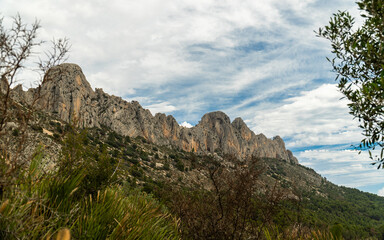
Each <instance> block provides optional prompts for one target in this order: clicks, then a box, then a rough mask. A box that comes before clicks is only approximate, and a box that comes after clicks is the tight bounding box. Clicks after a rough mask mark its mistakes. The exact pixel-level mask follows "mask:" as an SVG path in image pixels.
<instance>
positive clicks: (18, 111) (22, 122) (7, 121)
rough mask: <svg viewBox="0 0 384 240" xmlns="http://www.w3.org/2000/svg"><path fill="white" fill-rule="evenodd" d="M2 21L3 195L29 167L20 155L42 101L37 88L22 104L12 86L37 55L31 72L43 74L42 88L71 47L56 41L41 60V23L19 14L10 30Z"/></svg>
mask: <svg viewBox="0 0 384 240" xmlns="http://www.w3.org/2000/svg"><path fill="white" fill-rule="evenodd" d="M3 19H4V18H3V17H1V16H0V195H1V193H2V191H3V189H4V187H5V186H6V185H11V184H12V182H13V178H14V177H15V176H17V174H18V173H17V172H18V171H19V170H21V169H23V167H24V166H25V165H26V164H27V160H26V159H25V158H23V157H21V155H22V152H23V148H25V140H26V137H27V133H26V130H27V126H28V123H29V122H30V120H31V119H32V118H33V114H34V113H35V103H36V101H37V100H38V99H39V98H40V91H39V89H40V87H37V91H36V92H35V94H34V96H33V99H30V101H29V102H28V106H23V105H21V104H19V103H18V102H17V100H15V99H14V98H13V95H14V94H13V93H14V92H13V91H12V87H14V86H15V84H16V83H19V82H18V80H17V75H18V73H19V72H20V71H21V70H23V69H28V68H29V66H31V64H30V62H31V60H32V58H33V57H35V56H36V57H38V61H37V63H36V67H35V68H34V67H32V68H30V70H34V71H37V72H39V73H40V76H41V79H40V81H39V82H38V84H39V86H40V83H41V82H42V81H43V77H44V76H45V74H46V72H47V71H48V69H49V68H51V67H53V66H55V65H58V64H60V63H61V62H63V61H65V60H66V59H67V53H68V52H69V48H70V46H69V41H68V39H66V38H64V39H58V40H55V39H54V40H53V41H52V48H51V50H50V51H48V52H45V53H43V55H44V57H42V58H40V57H39V56H40V54H38V53H37V52H35V49H36V48H37V47H39V46H42V45H43V44H44V43H45V42H44V41H43V40H39V39H38V37H37V36H38V30H39V29H40V23H39V22H38V21H35V22H34V23H32V24H26V23H24V22H23V21H22V18H21V17H20V15H16V16H15V17H13V22H12V24H11V25H10V26H9V27H7V25H6V24H4V22H3ZM10 126H12V128H13V133H14V134H13V136H14V137H16V140H14V141H13V140H12V139H11V138H9V137H8V135H9V132H10ZM10 139H11V140H10Z"/></svg>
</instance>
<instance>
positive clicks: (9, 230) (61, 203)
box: [0, 138, 178, 239]
mask: <svg viewBox="0 0 384 240" xmlns="http://www.w3.org/2000/svg"><path fill="white" fill-rule="evenodd" d="M69 139H70V138H69ZM71 146H73V145H69V147H71ZM65 150H69V149H65V148H64V151H63V152H64V153H65ZM72 150H75V149H72ZM63 156H64V157H66V160H68V155H67V156H66V155H65V154H64V155H63ZM42 158H43V152H42V151H38V152H37V154H36V155H35V156H34V157H33V159H32V162H31V164H30V166H29V168H28V169H27V170H25V171H20V173H19V175H18V177H17V182H16V184H15V185H12V186H9V187H8V188H7V189H5V191H4V192H3V194H2V196H1V198H0V239H43V238H44V239H50V238H51V237H54V236H55V235H57V233H58V231H60V229H63V228H66V229H69V231H70V234H71V235H72V237H73V238H74V239H178V221H177V219H176V218H175V217H173V216H171V215H170V214H169V213H167V211H166V209H165V208H164V207H163V206H162V205H161V204H159V202H158V201H156V200H155V199H153V198H152V197H150V196H149V195H147V194H145V193H141V192H139V191H135V190H127V189H125V188H123V187H122V186H120V185H116V184H109V186H107V185H106V184H103V183H106V182H107V181H108V178H106V179H103V178H101V181H102V182H98V181H96V180H98V179H99V178H96V180H93V181H89V179H94V177H95V176H90V175H89V174H90V173H92V171H90V169H87V168H85V167H84V165H83V164H81V163H77V164H75V163H74V162H72V165H67V168H70V169H71V171H70V172H71V173H70V174H63V172H60V171H64V170H63V169H62V167H59V168H58V171H54V172H51V173H46V172H44V171H43V170H42V169H43V168H42V167H41V166H40V163H41V161H42ZM62 163H63V162H61V164H62ZM87 164H88V165H90V164H92V162H88V163H87ZM59 166H60V164H59ZM95 166H97V164H95ZM99 167H100V166H99ZM109 177H112V176H111V175H110V176H109ZM85 181H87V182H88V183H89V182H91V183H93V186H98V189H96V188H92V189H91V190H92V191H91V194H85V193H87V192H89V188H87V187H86V185H85V184H84V183H85ZM103 181H104V182H103ZM95 182H97V184H96V183H95Z"/></svg>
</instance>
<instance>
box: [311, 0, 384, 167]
mask: <svg viewBox="0 0 384 240" xmlns="http://www.w3.org/2000/svg"><path fill="white" fill-rule="evenodd" d="M357 5H358V7H359V9H360V10H361V17H362V19H363V20H364V21H363V24H362V25H361V26H359V27H356V26H355V19H354V18H353V17H352V16H351V15H350V14H349V13H348V12H346V11H339V12H337V13H336V14H334V15H333V17H331V20H330V22H329V25H327V26H325V27H323V28H320V29H319V31H318V32H317V34H318V36H319V37H322V38H325V39H327V40H329V41H330V42H331V45H332V53H333V54H334V58H332V59H329V58H327V59H328V61H330V63H331V64H332V67H333V70H334V72H336V74H337V75H336V81H338V88H339V90H340V91H341V92H342V93H343V94H344V96H345V98H347V99H348V100H349V101H350V103H349V104H348V106H349V109H350V112H349V113H350V114H352V115H353V116H354V117H355V118H357V119H358V120H359V122H360V125H359V126H360V128H362V130H363V136H364V138H363V139H362V140H361V143H360V145H359V147H358V148H359V149H360V152H361V150H368V151H369V155H370V158H371V159H372V160H374V162H373V163H372V164H373V165H374V164H378V169H379V168H380V167H381V168H384V154H383V152H384V136H383V135H384V134H383V133H384V0H360V1H358V2H357ZM375 148H379V149H380V148H381V151H380V152H381V153H380V154H377V155H375V154H372V150H374V149H375Z"/></svg>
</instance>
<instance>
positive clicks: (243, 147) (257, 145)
mask: <svg viewBox="0 0 384 240" xmlns="http://www.w3.org/2000/svg"><path fill="white" fill-rule="evenodd" d="M36 92H37V90H36V89H30V90H28V92H25V93H18V95H19V96H20V95H23V98H24V99H31V97H30V95H31V94H36ZM38 104H39V105H40V106H41V107H42V108H43V109H45V110H46V111H48V112H51V113H53V114H57V115H58V116H59V117H60V118H61V119H62V120H64V121H71V120H73V119H77V121H78V124H79V125H80V126H82V127H100V126H101V125H105V126H108V127H110V128H111V129H113V130H115V131H116V132H118V133H120V134H122V135H128V136H131V137H136V136H142V137H144V138H146V139H147V140H148V141H151V142H153V143H156V144H159V145H164V144H171V145H174V146H176V147H179V148H181V149H183V150H185V151H196V152H205V153H207V152H211V153H213V152H215V151H220V152H222V153H227V154H235V155H237V156H240V157H247V156H251V155H255V156H259V157H271V158H279V159H283V160H286V161H288V162H291V163H294V164H297V163H298V162H297V159H296V158H295V157H294V156H293V155H292V153H291V152H290V151H289V150H286V149H285V145H284V142H283V140H282V139H281V138H280V137H278V136H277V137H275V138H273V139H268V138H266V137H265V136H264V135H263V134H258V135H256V134H255V133H254V132H252V131H251V130H250V129H249V128H248V127H247V125H246V124H245V123H244V122H243V120H242V119H241V118H236V119H235V120H234V121H233V122H231V121H230V119H229V117H228V116H227V115H226V114H224V113H223V112H212V113H207V114H205V115H204V116H203V117H202V119H201V121H200V122H199V124H197V125H196V126H195V127H192V128H185V127H181V126H179V124H178V123H177V121H176V120H175V119H174V118H173V117H172V116H166V115H165V114H161V113H157V114H156V115H155V116H153V115H152V114H151V112H150V111H149V110H146V109H144V108H142V107H141V106H140V104H139V103H138V102H136V101H132V102H127V101H125V100H123V99H122V98H120V97H116V96H111V95H109V94H106V93H104V92H103V90H102V89H96V90H95V91H93V89H92V88H91V86H90V84H89V83H88V81H87V80H86V78H85V76H84V74H83V72H82V70H81V68H80V67H79V66H77V65H75V64H61V65H59V66H56V67H53V68H51V69H50V70H49V71H48V73H47V75H46V76H45V78H44V82H43V84H42V86H41V89H40V99H39V102H38Z"/></svg>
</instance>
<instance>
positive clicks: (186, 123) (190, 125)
mask: <svg viewBox="0 0 384 240" xmlns="http://www.w3.org/2000/svg"><path fill="white" fill-rule="evenodd" d="M180 126H183V127H186V128H191V127H193V125H192V124H190V123H188V122H182V123H181V124H180Z"/></svg>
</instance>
